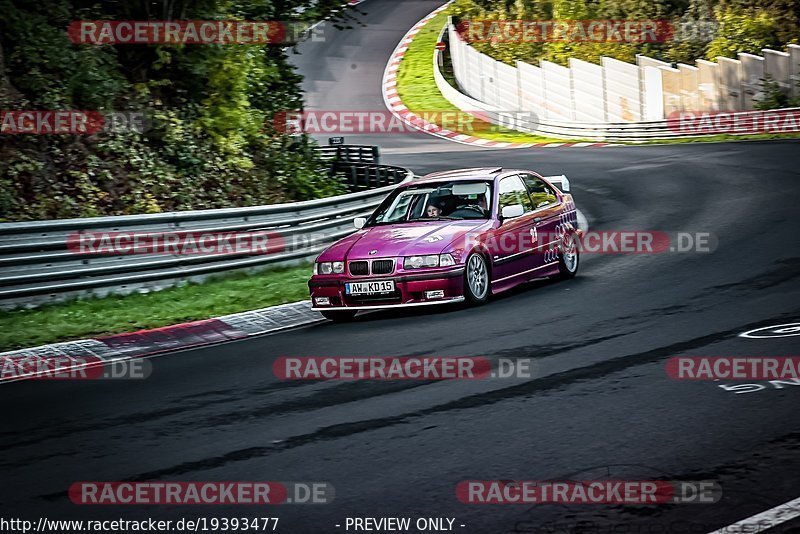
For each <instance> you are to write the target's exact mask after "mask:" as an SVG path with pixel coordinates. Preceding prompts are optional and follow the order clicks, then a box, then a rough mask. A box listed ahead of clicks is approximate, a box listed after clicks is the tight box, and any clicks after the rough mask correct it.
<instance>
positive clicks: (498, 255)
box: [489, 175, 534, 282]
mask: <svg viewBox="0 0 800 534" xmlns="http://www.w3.org/2000/svg"><path fill="white" fill-rule="evenodd" d="M517 204H518V205H520V206H522V208H523V215H521V216H519V217H515V218H513V219H505V220H501V221H500V225H499V227H498V228H496V230H495V231H494V234H493V236H492V239H491V240H490V244H489V249H490V252H491V254H492V265H493V276H492V278H493V279H494V281H495V282H503V281H511V280H510V279H512V278H513V277H515V276H518V275H520V274H521V273H524V272H525V271H527V270H529V269H531V268H533V266H534V261H533V259H532V257H531V254H532V250H533V249H532V245H533V237H532V232H534V228H533V217H532V213H533V205H532V204H531V198H530V195H529V194H528V191H527V189H526V187H525V184H524V183H523V181H522V179H521V178H520V177H519V176H518V175H512V176H506V177H504V178H501V179H500V182H499V184H498V188H497V214H498V217H500V216H501V214H502V212H503V208H504V207H506V206H513V205H517Z"/></svg>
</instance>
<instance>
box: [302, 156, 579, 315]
mask: <svg viewBox="0 0 800 534" xmlns="http://www.w3.org/2000/svg"><path fill="white" fill-rule="evenodd" d="M553 184H557V185H558V187H556V186H555V185H553ZM569 190H570V187H569V180H567V178H566V177H565V176H558V177H549V178H543V177H542V176H539V175H538V174H536V173H535V172H531V171H523V170H507V169H502V168H480V169H462V170H455V171H448V172H440V173H434V174H429V175H427V176H425V177H423V178H420V179H418V180H414V181H411V182H409V183H406V184H403V185H401V186H399V187H397V188H396V189H395V190H394V191H392V193H391V194H390V195H389V196H388V197H387V198H386V199H385V200H384V201H383V202H382V203H381V205H380V206H379V207H378V209H377V210H376V211H375V213H373V214H372V215H371V216H370V217H369V218H363V217H359V218H357V219H355V220H354V224H355V227H356V228H357V229H358V231H356V232H355V233H354V234H351V235H349V236H347V237H345V238H343V239H341V240H339V241H337V242H336V243H334V244H333V245H331V246H330V247H328V248H327V249H326V250H325V251H324V252H323V253H322V254H320V255H319V257H317V259H316V261H315V263H314V276H313V277H312V278H311V280H310V281H309V282H308V287H309V289H310V290H311V302H312V306H313V309H315V310H317V311H320V312H322V314H323V315H324V316H325V317H327V318H328V319H331V320H334V321H347V320H351V319H352V318H353V317H354V316H355V314H356V313H357V312H358V311H359V310H372V309H381V308H395V307H400V306H427V305H432V304H443V303H447V302H461V301H464V300H466V301H467V302H469V303H471V304H482V303H484V302H486V301H487V300H488V298H489V296H490V295H492V294H496V293H499V292H501V291H505V290H507V289H509V288H511V287H514V286H515V285H517V284H520V283H522V282H526V281H529V280H532V279H535V278H544V277H550V276H558V277H561V278H572V277H574V276H575V275H576V273H577V272H578V240H579V238H580V230H579V229H578V224H577V214H576V210H575V204H574V202H573V200H572V195H571V194H570V193H569Z"/></svg>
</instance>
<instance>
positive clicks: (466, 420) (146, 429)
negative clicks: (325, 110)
mask: <svg viewBox="0 0 800 534" xmlns="http://www.w3.org/2000/svg"><path fill="white" fill-rule="evenodd" d="M437 4H438V2H435V1H406V2H393V1H391V0H368V1H367V2H365V3H364V4H362V9H363V10H364V11H366V12H367V13H368V15H367V16H366V17H365V19H364V20H365V22H366V23H367V26H366V27H365V28H358V29H354V30H351V31H348V32H343V33H342V34H339V35H337V36H336V37H335V38H334V39H333V40H332V41H330V42H327V43H325V45H324V46H321V45H319V44H316V45H309V46H307V47H304V48H303V50H302V51H303V52H304V55H303V56H302V59H298V64H299V66H300V68H301V71H302V72H303V73H305V74H306V75H307V76H309V78H311V79H310V80H309V81H308V82H307V83H308V84H309V87H310V88H311V89H312V90H311V92H310V94H309V99H310V101H311V103H312V104H313V105H317V106H321V107H322V106H329V107H331V108H332V109H382V108H381V107H379V106H382V100H380V93H379V81H380V76H381V74H382V71H383V67H384V64H385V62H386V58H387V57H388V55H389V53H390V52H391V50H392V49H393V48H394V46H395V44H396V43H397V40H398V39H399V38H400V36H402V34H403V33H404V32H405V30H406V29H407V28H409V27H410V26H411V25H413V24H414V22H416V21H417V20H418V19H420V18H422V17H423V16H424V15H425V14H427V13H428V12H429V11H431V10H432V9H433V8H434V7H436V6H437ZM315 47H318V48H315ZM345 71H346V73H347V74H345ZM337 80H338V81H337ZM376 81H377V82H378V85H376V84H375V82H376ZM315 95H316V96H315ZM320 95H321V96H320ZM315 98H317V100H314V99H315ZM350 102H353V103H357V106H356V105H354V106H352V107H347V104H348V103H350ZM373 106H374V107H373ZM348 141H350V140H348ZM372 141H373V142H378V143H381V144H383V145H384V146H387V147H388V148H387V150H385V151H384V154H385V157H384V161H387V162H391V163H397V164H402V165H405V166H408V167H410V168H412V169H413V170H415V171H416V172H418V173H424V172H429V171H436V170H441V169H447V168H453V167H470V166H479V165H502V166H505V167H524V168H532V169H535V170H537V171H540V172H542V173H566V174H567V175H568V176H569V177H570V178H571V179H572V182H573V186H574V195H575V198H576V200H577V203H578V205H579V207H580V208H581V209H582V210H583V211H584V213H585V214H586V215H587V217H588V219H589V222H590V224H591V227H592V229H593V230H622V229H629V230H664V231H677V230H684V231H690V232H710V233H712V234H713V235H714V236H716V238H717V239H718V247H717V248H716V250H715V251H714V252H712V253H694V252H689V253H669V252H667V253H663V254H657V255H648V254H640V255H623V254H594V255H584V256H583V258H582V265H581V273H580V275H579V277H578V278H577V279H575V280H573V281H570V282H536V283H532V284H529V285H528V286H526V287H523V288H520V289H519V290H515V291H513V292H512V293H511V294H506V295H503V296H501V297H499V298H496V299H494V300H493V301H492V302H490V303H489V304H488V305H486V306H483V307H480V308H473V309H469V308H464V307H459V306H455V307H449V308H440V309H426V310H422V311H421V310H413V311H391V312H376V313H371V314H367V315H364V316H362V317H361V318H360V319H359V320H357V321H356V322H354V323H352V324H343V325H335V324H332V323H327V322H326V323H321V324H318V325H315V326H311V327H308V328H303V329H298V330H294V331H289V332H285V333H282V334H278V335H272V336H267V337H262V338H253V339H248V340H245V341H240V342H236V343H230V344H225V345H219V346H214V347H208V348H203V349H198V350H190V351H185V352H182V353H178V354H173V355H169V356H166V357H161V358H157V359H155V360H153V374H152V376H151V377H150V378H149V379H148V380H145V381H140V382H134V381H132V382H92V383H83V382H79V383H75V382H72V383H53V382H48V383H43V382H39V383H35V382H22V383H13V384H8V385H4V386H3V387H1V388H0V395H2V399H3V407H4V410H5V413H4V415H3V424H2V428H1V429H0V447H1V448H2V450H3V454H2V455H0V480H2V484H0V515H2V516H3V517H27V518H36V517H39V516H46V517H48V518H70V517H75V518H78V517H79V518H117V517H121V518H141V517H148V516H153V517H158V518H162V519H175V518H180V517H193V516H194V517H196V516H216V517H222V516H229V517H230V516H239V517H241V516H250V517H255V516H266V515H272V516H276V515H277V516H278V517H280V520H281V523H280V525H279V527H278V531H279V532H289V533H294V532H319V533H323V532H343V531H344V521H345V518H347V517H388V516H392V517H393V516H408V517H413V518H417V517H451V518H455V519H456V522H455V524H456V525H465V526H464V527H459V526H457V527H456V529H455V530H456V531H460V532H466V533H473V532H476V533H500V532H573V531H577V532H653V533H654V532H691V533H702V532H710V531H712V530H714V529H717V528H720V527H723V526H725V525H728V524H731V523H734V522H736V521H738V520H740V519H743V518H746V517H749V516H752V515H754V514H757V513H759V512H762V511H764V510H767V509H769V508H772V507H774V506H777V505H779V504H781V503H784V502H787V501H790V500H792V499H795V498H796V497H798V496H800V453H798V450H799V448H800V427H799V423H800V415H798V406H800V387H798V386H793V385H785V384H784V385H779V386H776V385H772V384H768V383H766V382H762V383H761V384H763V385H765V387H764V388H763V389H762V390H760V391H755V392H752V393H738V394H737V393H734V392H732V391H726V390H725V389H724V388H722V387H720V385H727V384H726V383H714V382H685V381H675V380H672V379H669V378H667V376H666V374H665V370H664V364H665V361H666V360H667V359H668V358H670V357H672V356H678V355H718V356H728V355H730V356H746V355H764V356H765V355H780V356H785V355H792V354H795V355H796V354H797V353H798V340H800V337H782V338H773V339H761V340H757V339H745V338H741V337H738V334H740V333H742V332H744V331H747V330H750V329H753V328H756V327H759V326H767V325H776V324H782V323H792V322H797V320H798V318H799V317H800V281H799V280H800V277H798V275H800V253H799V252H800V242H799V239H798V233H797V217H798V201H800V173H798V170H797V164H798V161H800V160H799V159H798V154H800V143H797V142H769V143H737V144H709V145H671V146H648V147H630V148H628V147H623V148H603V149H573V148H569V149H554V150H553V149H539V150H535V149H527V150H519V151H503V150H474V149H467V148H465V147H462V146H459V145H452V144H446V143H447V142H445V141H441V140H438V139H432V138H427V137H424V136H414V137H410V138H408V139H397V138H386V140H384V139H373V140H372ZM43 328H46V325H43ZM374 355H386V356H390V355H397V356H412V355H434V356H486V357H488V358H491V359H493V360H496V359H498V358H533V359H534V360H535V361H536V362H537V364H538V368H537V375H536V377H535V378H533V379H521V380H499V379H496V380H486V381H448V382H437V383H417V382H404V383H367V382H325V383H310V382H309V383H295V382H282V381H279V380H277V379H276V378H274V376H273V373H272V363H273V362H274V360H275V358H277V357H280V356H374ZM568 478H569V479H583V480H586V479H600V478H612V479H618V480H621V479H648V478H664V479H683V480H715V481H717V482H718V483H719V484H720V485H721V486H722V488H723V496H722V499H721V500H720V501H719V502H718V503H716V504H711V505H709V504H706V505H668V506H664V505H662V506H648V507H644V506H627V507H626V506H611V505H607V506H597V505H595V506H590V505H582V506H579V505H572V506H562V505H538V506H511V505H508V506H481V505H465V504H461V503H460V502H459V501H458V500H457V499H456V497H455V486H456V484H457V483H458V482H459V481H461V480H465V479H487V480H494V479H527V480H545V479H568ZM81 480H228V481H233V480H283V481H327V482H330V483H332V484H333V485H334V486H335V488H336V500H335V502H334V503H332V504H328V505H317V506H281V507H275V508H267V509H264V508H263V507H262V508H253V507H238V508H234V507H227V508H214V509H208V508H198V507H188V508H187V507H184V508H176V507H146V506H139V507H126V508H119V507H94V508H86V507H79V506H75V505H73V504H71V503H70V502H69V501H68V499H67V498H66V489H67V488H68V487H69V485H70V484H72V483H73V482H75V481H81ZM337 524H338V525H342V527H339V528H337V527H335V525H337ZM581 525H582V526H583V530H581V529H580V528H578V527H579V526H581ZM783 526H784V527H788V528H789V529H791V527H792V523H786V524H784V525H783ZM796 526H797V525H796V523H795V524H794V527H795V528H796ZM779 530H781V529H775V530H774V532H777V531H779ZM783 530H784V531H786V529H783Z"/></svg>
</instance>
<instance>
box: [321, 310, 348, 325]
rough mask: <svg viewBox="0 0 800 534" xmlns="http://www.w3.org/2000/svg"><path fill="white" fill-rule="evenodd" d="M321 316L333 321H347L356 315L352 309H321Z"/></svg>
mask: <svg viewBox="0 0 800 534" xmlns="http://www.w3.org/2000/svg"><path fill="white" fill-rule="evenodd" d="M320 313H322V316H323V317H325V318H326V319H328V320H330V321H333V322H334V323H349V322H350V321H352V320H353V319H355V317H356V312H354V311H346V310H345V311H323V312H320Z"/></svg>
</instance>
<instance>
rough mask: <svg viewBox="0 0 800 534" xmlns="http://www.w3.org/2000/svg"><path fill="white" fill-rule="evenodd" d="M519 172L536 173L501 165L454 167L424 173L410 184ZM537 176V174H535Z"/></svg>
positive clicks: (492, 176)
mask: <svg viewBox="0 0 800 534" xmlns="http://www.w3.org/2000/svg"><path fill="white" fill-rule="evenodd" d="M520 172H527V173H532V174H534V175H537V173H535V172H532V171H525V170H520V169H504V168H502V167H474V168H469V169H454V170H451V171H443V172H434V173H431V174H426V175H425V176H423V177H421V178H418V179H416V180H414V181H413V182H411V183H412V184H418V183H424V182H441V181H445V180H482V181H485V180H494V179H496V178H500V177H505V176H509V175H512V174H517V173H520ZM537 176H538V175H537Z"/></svg>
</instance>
